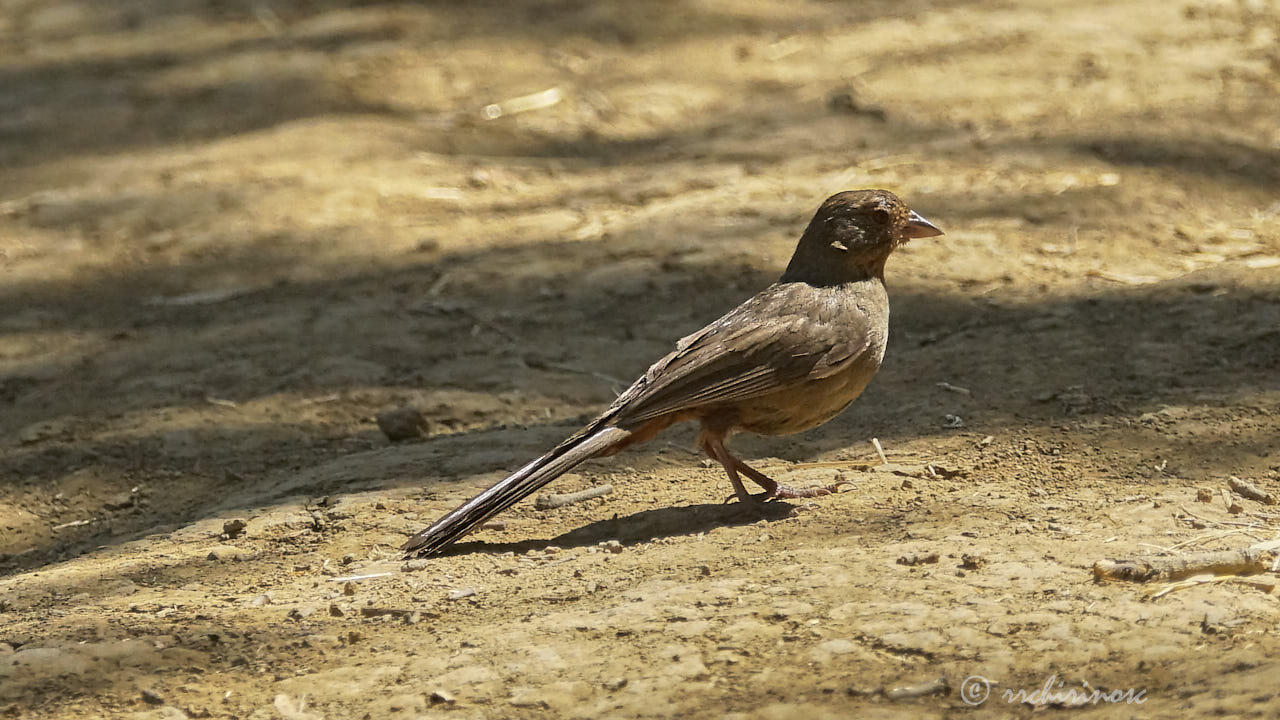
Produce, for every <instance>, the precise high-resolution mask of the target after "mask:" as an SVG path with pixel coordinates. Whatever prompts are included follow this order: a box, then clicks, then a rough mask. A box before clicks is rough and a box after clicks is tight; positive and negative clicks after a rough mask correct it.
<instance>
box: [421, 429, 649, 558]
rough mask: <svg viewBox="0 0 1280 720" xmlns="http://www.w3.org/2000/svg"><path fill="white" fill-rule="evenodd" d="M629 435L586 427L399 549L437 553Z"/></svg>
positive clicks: (423, 553) (613, 430)
mask: <svg viewBox="0 0 1280 720" xmlns="http://www.w3.org/2000/svg"><path fill="white" fill-rule="evenodd" d="M589 427H590V426H588V428H589ZM630 434H631V433H630V432H629V431H627V430H623V429H622V428H618V427H604V428H600V429H598V430H595V431H590V430H589V429H588V431H587V432H584V433H579V434H578V435H575V436H573V437H571V438H569V439H568V440H566V441H564V442H563V443H561V444H560V445H557V446H556V448H555V449H554V450H552V451H551V452H549V453H547V454H546V455H543V456H542V457H540V458H538V459H537V460H534V461H533V462H531V463H529V464H527V465H525V466H524V467H522V468H520V469H519V470H517V471H515V472H514V473H512V474H511V475H509V476H508V477H507V478H506V479H505V480H502V481H501V482H499V483H497V484H496V485H494V486H493V487H491V488H489V489H488V490H485V491H484V492H482V493H480V494H479V495H477V496H475V497H473V498H471V499H470V500H468V501H467V502H465V503H463V504H462V506H461V507H459V508H457V509H456V510H454V511H452V512H450V513H449V514H448V515H445V516H444V517H442V518H440V519H439V520H437V521H435V522H434V523H432V524H431V526H430V527H428V528H427V529H426V530H423V531H421V532H419V533H418V534H416V535H414V536H413V537H411V538H409V541H408V542H406V543H405V544H404V545H402V546H400V549H401V550H403V551H404V552H405V553H409V554H415V555H430V554H431V553H434V552H438V551H440V550H442V549H444V548H445V547H447V546H449V545H451V544H453V543H454V542H457V541H458V540H459V539H460V538H461V537H462V536H463V535H466V534H467V533H469V532H471V530H472V529H474V528H475V527H476V526H478V525H480V524H481V523H483V522H484V521H485V520H488V519H489V518H491V517H493V516H494V515H497V514H498V513H500V512H502V511H503V510H506V509H507V508H509V507H511V506H512V505H515V504H516V503H518V502H520V501H521V500H523V499H524V498H527V497H529V496H530V495H532V494H533V493H535V492H537V491H538V490H539V489H540V488H541V487H542V486H544V485H546V484H547V483H549V482H551V481H552V480H555V479H556V478H558V477H560V476H561V475H563V474H565V473H567V472H569V471H570V470H572V469H573V468H574V467H576V466H577V465H578V464H579V463H581V462H583V461H584V460H588V459H590V458H592V457H595V456H596V455H598V454H600V453H601V452H603V451H605V450H608V449H609V448H611V447H613V446H615V445H617V444H618V443H619V442H621V441H623V440H625V439H626V438H627V436H629V435H630Z"/></svg>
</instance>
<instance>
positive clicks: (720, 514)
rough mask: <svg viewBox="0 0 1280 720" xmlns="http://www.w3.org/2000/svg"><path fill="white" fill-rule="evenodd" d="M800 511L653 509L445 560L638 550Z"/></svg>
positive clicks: (481, 544)
mask: <svg viewBox="0 0 1280 720" xmlns="http://www.w3.org/2000/svg"><path fill="white" fill-rule="evenodd" d="M795 510H796V506H795V505H792V504H791V503H787V502H781V501H772V502H764V503H756V504H754V505H752V506H747V505H743V504H742V503H736V502H735V503H699V504H696V505H681V506H677V507H661V508H652V509H649V510H641V511H640V512H636V513H632V514H630V515H624V516H617V515H615V516H614V517H611V518H608V519H605V520H597V521H595V522H593V523H590V524H587V525H583V526H582V527H577V528H574V529H573V530H570V531H568V532H566V533H562V534H560V535H557V536H556V537H553V538H551V539H549V540H545V539H544V540H521V541H519V542H497V543H495V542H485V541H482V540H473V541H469V542H461V543H455V544H454V545H451V546H449V547H448V548H446V549H445V550H444V551H443V552H441V553H439V556H440V557H452V556H456V555H471V554H473V553H484V554H488V555H497V554H502V553H507V552H514V553H524V552H528V551H530V550H544V549H546V548H547V547H552V546H554V547H559V548H577V547H587V546H591V545H598V544H599V543H602V542H604V541H606V540H617V541H618V542H619V543H621V544H622V545H635V544H638V543H643V542H649V541H652V540H657V539H659V538H666V537H676V536H685V535H696V534H698V533H701V532H706V531H708V530H714V529H716V528H722V527H733V526H736V525H750V524H752V523H757V522H760V521H762V520H763V521H765V522H777V521H778V520H785V519H787V518H790V517H793V516H794V515H795Z"/></svg>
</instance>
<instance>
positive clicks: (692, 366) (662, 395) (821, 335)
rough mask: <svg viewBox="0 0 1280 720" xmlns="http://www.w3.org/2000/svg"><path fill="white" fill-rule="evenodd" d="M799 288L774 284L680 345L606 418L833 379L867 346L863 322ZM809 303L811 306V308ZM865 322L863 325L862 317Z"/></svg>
mask: <svg viewBox="0 0 1280 720" xmlns="http://www.w3.org/2000/svg"><path fill="white" fill-rule="evenodd" d="M818 292H820V291H819V290H817V289H815V288H813V287H811V286H808V285H804V284H801V283H787V284H779V285H773V286H771V287H769V288H767V289H766V290H765V291H763V292H761V293H760V294H759V295H756V296H755V297H754V298H752V299H750V300H748V301H747V302H745V303H743V304H742V305H739V306H738V307H737V308H735V309H734V310H732V311H730V312H729V313H728V314H726V315H725V316H724V317H722V318H720V319H719V320H716V321H715V322H713V323H711V324H710V325H708V326H707V327H705V328H703V329H701V330H699V331H698V332H696V333H693V334H692V335H689V336H688V337H685V338H684V339H682V340H680V342H679V343H677V345H676V349H675V351H674V352H672V353H670V354H669V355H667V356H666V357H664V358H662V359H661V360H659V361H658V362H656V363H654V364H653V366H652V367H650V368H649V370H648V371H647V372H645V374H644V375H643V376H642V377H641V378H640V379H639V380H637V381H636V382H635V384H633V385H632V386H631V387H630V388H628V389H627V390H626V391H625V392H623V393H622V395H620V396H618V399H617V400H616V401H614V403H613V406H612V407H611V408H610V410H609V411H608V412H606V414H605V417H607V418H609V421H610V422H611V423H612V424H616V425H619V426H622V427H627V426H631V425H633V424H637V423H641V422H644V421H646V420H650V419H652V418H655V417H659V416H661V415H665V414H667V413H671V412H677V411H680V410H687V409H691V408H694V407H699V406H706V405H715V404H723V403H731V402H736V401H741V400H746V399H750V398H755V397H760V396H762V395H767V394H769V393H772V392H776V391H778V390H782V389H785V388H787V387H790V386H792V385H795V384H798V383H801V382H804V381H805V380H809V379H818V378H824V377H828V376H830V375H834V374H835V373H837V372H839V371H840V370H842V369H844V368H846V367H848V366H849V363H851V362H853V361H854V360H856V358H858V357H859V356H860V355H862V354H863V353H864V352H866V350H867V349H868V347H869V339H868V333H867V327H866V322H857V321H856V319H855V318H851V317H849V315H848V313H849V309H848V308H847V307H845V308H842V309H840V311H839V312H834V313H833V312H825V311H824V309H823V308H822V307H821V305H822V304H824V302H825V301H827V300H828V298H817V297H814V294H815V293H818ZM815 301H816V302H815ZM861 319H863V320H865V319H866V318H861Z"/></svg>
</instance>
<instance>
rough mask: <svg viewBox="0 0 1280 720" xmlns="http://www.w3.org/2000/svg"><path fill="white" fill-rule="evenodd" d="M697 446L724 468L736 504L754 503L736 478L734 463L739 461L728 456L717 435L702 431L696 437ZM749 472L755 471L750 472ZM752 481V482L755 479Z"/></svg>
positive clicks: (753, 499)
mask: <svg viewBox="0 0 1280 720" xmlns="http://www.w3.org/2000/svg"><path fill="white" fill-rule="evenodd" d="M698 444H699V445H700V446H702V451H703V452H705V453H706V454H707V455H708V456H710V457H711V459H713V460H715V461H717V462H719V463H720V465H721V466H723V467H724V473H725V475H728V476H729V482H730V483H732V484H733V494H734V495H737V496H738V502H741V503H754V502H756V498H754V497H752V495H751V493H749V492H747V488H746V486H744V485H743V484H742V480H741V479H740V478H739V477H738V471H737V469H736V467H735V465H734V463H735V462H739V461H738V459H737V458H735V457H734V456H732V455H730V454H729V451H728V450H726V449H725V447H724V440H722V439H721V437H720V436H719V435H718V434H716V433H711V432H707V431H706V430H705V429H704V430H703V431H702V432H701V433H699V435H698ZM751 472H755V471H754V470H752V471H751ZM748 477H750V476H748ZM752 479H753V480H754V479H755V478H752Z"/></svg>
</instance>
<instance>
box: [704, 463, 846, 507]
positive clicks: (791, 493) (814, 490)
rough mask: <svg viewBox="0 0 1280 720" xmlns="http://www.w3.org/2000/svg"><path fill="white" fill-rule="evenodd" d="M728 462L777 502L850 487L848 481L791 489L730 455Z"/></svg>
mask: <svg viewBox="0 0 1280 720" xmlns="http://www.w3.org/2000/svg"><path fill="white" fill-rule="evenodd" d="M729 460H730V461H732V462H733V464H734V467H735V468H737V469H738V471H739V472H741V473H742V474H743V475H746V476H747V477H749V478H751V480H752V482H754V483H756V484H757V485H759V486H760V487H762V488H764V496H765V497H772V498H777V499H779V500H795V499H799V498H812V497H822V496H823V495H832V494H834V493H835V492H836V490H838V489H839V488H840V486H841V485H852V484H853V483H851V482H849V481H848V480H837V481H836V482H834V483H831V484H830V485H814V486H813V487H807V488H793V487H789V486H787V485H780V484H778V482H777V481H776V480H774V479H773V478H771V477H769V476H768V475H765V474H764V473H762V472H760V471H759V470H756V469H755V468H753V467H751V466H750V465H748V464H746V463H744V462H742V461H741V460H739V459H738V458H736V457H734V456H732V455H730V456H729Z"/></svg>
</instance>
